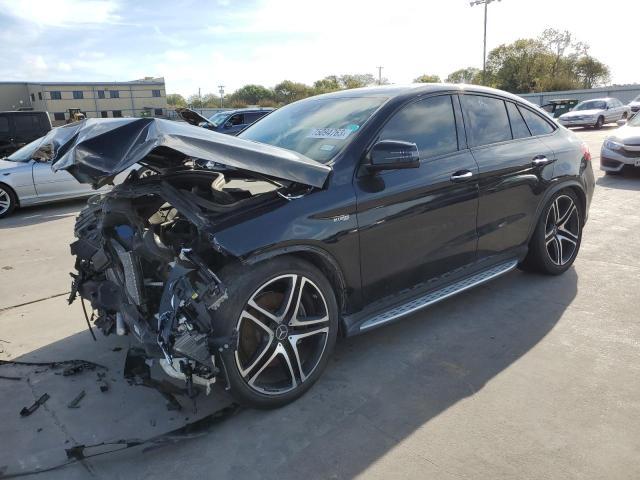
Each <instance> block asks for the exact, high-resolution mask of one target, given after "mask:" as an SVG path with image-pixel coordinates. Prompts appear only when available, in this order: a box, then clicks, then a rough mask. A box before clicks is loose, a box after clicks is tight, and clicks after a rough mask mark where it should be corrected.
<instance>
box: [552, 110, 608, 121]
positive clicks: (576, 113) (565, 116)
mask: <svg viewBox="0 0 640 480" xmlns="http://www.w3.org/2000/svg"><path fill="white" fill-rule="evenodd" d="M602 112H603V110H602V109H599V108H595V109H592V110H573V111H571V112H567V113H563V114H562V115H560V118H561V119H563V120H567V119H571V118H575V117H589V116H591V115H598V114H599V113H602Z"/></svg>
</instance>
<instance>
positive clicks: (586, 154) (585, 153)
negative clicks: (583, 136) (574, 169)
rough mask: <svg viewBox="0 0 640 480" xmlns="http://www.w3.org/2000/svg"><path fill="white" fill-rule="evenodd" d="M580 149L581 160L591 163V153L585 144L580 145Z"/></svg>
mask: <svg viewBox="0 0 640 480" xmlns="http://www.w3.org/2000/svg"><path fill="white" fill-rule="evenodd" d="M580 148H581V149H582V158H583V159H584V160H585V161H587V162H590V161H591V151H590V150H589V146H588V145H587V144H586V143H583V144H582V145H580Z"/></svg>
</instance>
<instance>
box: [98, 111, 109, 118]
mask: <svg viewBox="0 0 640 480" xmlns="http://www.w3.org/2000/svg"><path fill="white" fill-rule="evenodd" d="M100 116H101V117H102V118H107V117H108V116H109V112H107V111H106V110H102V111H101V112H100Z"/></svg>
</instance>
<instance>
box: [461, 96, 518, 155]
mask: <svg viewBox="0 0 640 480" xmlns="http://www.w3.org/2000/svg"><path fill="white" fill-rule="evenodd" d="M461 99H462V107H463V108H464V113H465V116H466V118H465V120H466V123H467V127H468V128H467V130H468V132H469V133H470V137H471V143H472V144H473V145H474V146H476V147H477V146H480V145H488V144H490V143H496V142H504V141H506V140H511V128H510V127H509V118H508V117H507V110H506V108H505V106H504V101H502V100H499V99H497V98H491V97H484V96H481V95H462V98H461Z"/></svg>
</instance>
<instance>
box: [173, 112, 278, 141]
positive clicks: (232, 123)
mask: <svg viewBox="0 0 640 480" xmlns="http://www.w3.org/2000/svg"><path fill="white" fill-rule="evenodd" d="M273 110H274V109H273V108H239V109H236V110H225V111H222V112H217V113H215V114H213V115H212V116H211V117H209V118H206V117H204V116H202V115H200V114H199V113H198V112H196V111H194V110H191V109H190V108H176V113H177V114H178V115H179V116H180V118H182V119H183V120H184V121H185V122H187V123H190V124H191V125H196V126H198V127H203V128H207V129H209V130H213V131H214V132H219V133H226V134H228V135H237V134H238V133H240V132H241V131H242V130H244V129H245V128H247V127H248V126H249V125H251V124H252V123H255V122H256V121H258V120H259V119H261V118H262V117H264V116H265V115H267V114H269V113H271V112H272V111H273Z"/></svg>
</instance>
